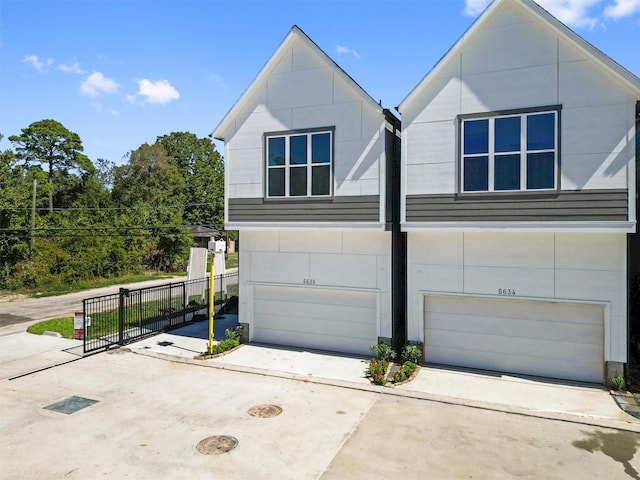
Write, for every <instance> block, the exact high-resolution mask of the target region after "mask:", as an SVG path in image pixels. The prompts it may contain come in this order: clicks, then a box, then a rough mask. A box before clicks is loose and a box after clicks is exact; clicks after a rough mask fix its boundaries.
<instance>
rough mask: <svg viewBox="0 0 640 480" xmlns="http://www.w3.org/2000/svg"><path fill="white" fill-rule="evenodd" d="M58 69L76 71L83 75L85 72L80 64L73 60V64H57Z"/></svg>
mask: <svg viewBox="0 0 640 480" xmlns="http://www.w3.org/2000/svg"><path fill="white" fill-rule="evenodd" d="M58 70H60V71H62V72H65V73H77V74H78V75H84V74H85V73H87V71H86V70H83V69H82V68H81V67H80V64H79V63H78V62H73V65H65V64H64V63H61V64H60V65H58Z"/></svg>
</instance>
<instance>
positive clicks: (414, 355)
mask: <svg viewBox="0 0 640 480" xmlns="http://www.w3.org/2000/svg"><path fill="white" fill-rule="evenodd" d="M420 346H421V344H418V345H405V346H404V349H403V350H402V362H403V363H405V362H411V363H415V364H420V363H422V348H420Z"/></svg>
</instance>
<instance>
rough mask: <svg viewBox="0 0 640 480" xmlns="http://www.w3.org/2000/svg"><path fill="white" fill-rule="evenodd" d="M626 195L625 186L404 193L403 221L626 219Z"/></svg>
mask: <svg viewBox="0 0 640 480" xmlns="http://www.w3.org/2000/svg"><path fill="white" fill-rule="evenodd" d="M627 196H628V192H627V190H626V189H617V190H576V191H561V192H559V193H553V194H550V195H549V194H542V193H541V194H540V195H535V194H529V195H508V196H507V195H500V196H495V197H492V196H491V195H488V196H482V197H475V196H474V197H468V196H456V195H454V194H451V195H408V196H407V222H493V221H506V222H509V221H511V222H520V221H626V220H628V217H629V212H628V207H629V205H628V199H627Z"/></svg>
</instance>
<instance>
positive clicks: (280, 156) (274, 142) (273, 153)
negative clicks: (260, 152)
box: [267, 137, 284, 167]
mask: <svg viewBox="0 0 640 480" xmlns="http://www.w3.org/2000/svg"><path fill="white" fill-rule="evenodd" d="M267 149H268V150H269V166H270V167H272V166H274V165H284V137H274V138H269V139H268V146H267Z"/></svg>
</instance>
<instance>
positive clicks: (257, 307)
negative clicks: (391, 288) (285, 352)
mask: <svg viewBox="0 0 640 480" xmlns="http://www.w3.org/2000/svg"><path fill="white" fill-rule="evenodd" d="M377 303H378V302H377V294H376V293H375V292H362V291H354V290H333V289H324V288H314V287H300V288H296V287H280V286H271V285H256V286H254V287H253V324H252V327H251V328H252V332H253V333H252V338H253V340H254V341H257V342H265V343H275V344H279V345H291V346H298V347H305V348H315V349H323V350H333V351H339V352H348V353H359V354H365V355H366V354H369V353H370V350H369V349H370V347H371V345H374V344H376V343H377V340H378V333H377V332H378V322H377V315H378V307H377Z"/></svg>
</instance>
